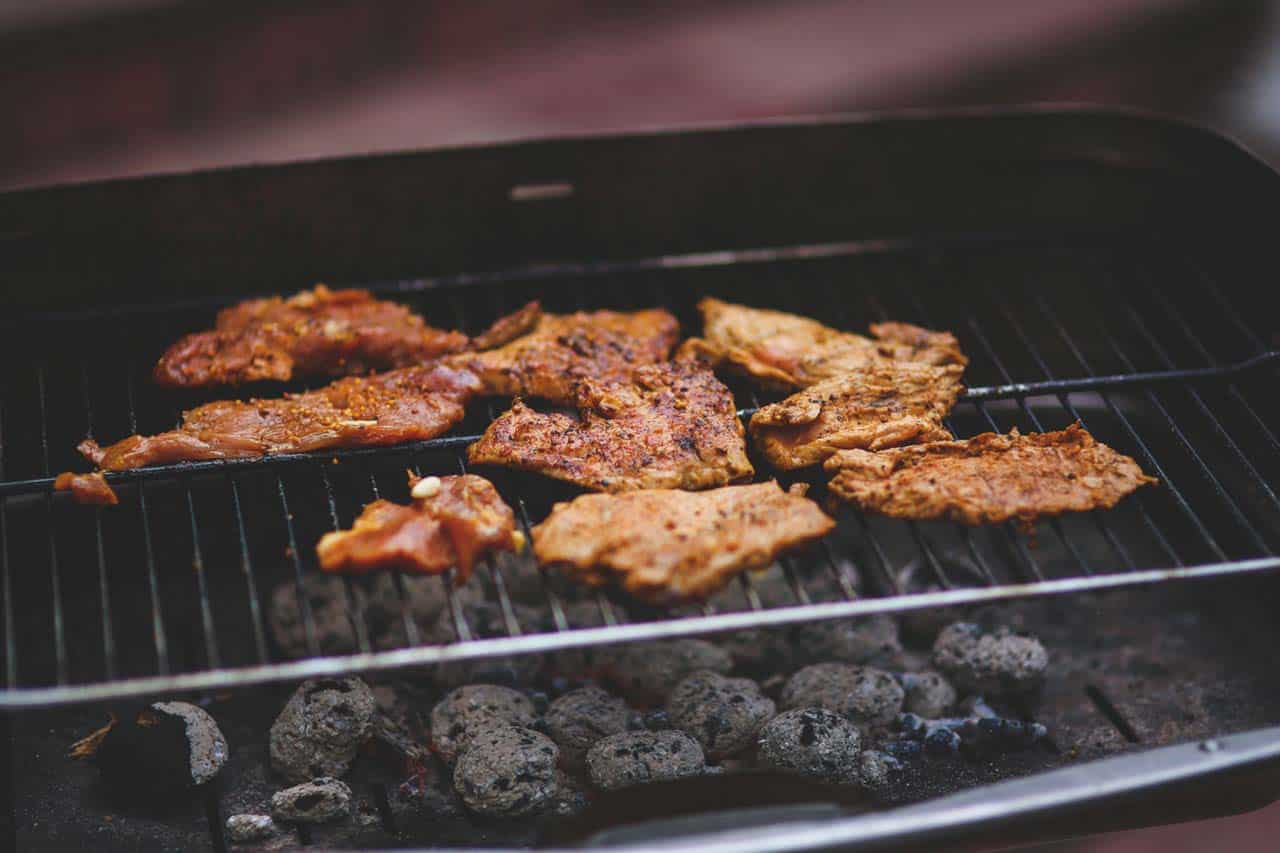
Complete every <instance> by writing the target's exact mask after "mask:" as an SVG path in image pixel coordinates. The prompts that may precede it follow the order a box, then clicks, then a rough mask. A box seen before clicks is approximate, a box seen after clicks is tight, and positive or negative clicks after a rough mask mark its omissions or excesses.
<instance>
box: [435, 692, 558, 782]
mask: <svg viewBox="0 0 1280 853" xmlns="http://www.w3.org/2000/svg"><path fill="white" fill-rule="evenodd" d="M537 722H538V715H537V712H536V711H535V710H534V707H533V703H532V702H530V701H529V697H527V696H525V695H524V694H523V693H520V692H519V691H516V690H512V689H511V688H510V687H502V686H500V685H497V684H469V685H467V686H465V687H459V688H456V689H455V690H452V691H450V692H449V693H448V694H446V695H445V697H444V698H443V699H441V700H440V701H439V702H438V703H436V706H435V707H434V708H432V709H431V746H432V748H433V749H435V751H436V753H437V754H439V756H440V757H441V758H443V759H444V760H445V761H448V762H450V763H452V762H453V761H455V760H456V759H457V757H458V756H459V755H460V754H461V753H462V751H463V750H464V749H465V748H466V747H467V745H468V742H469V741H470V739H471V738H472V737H473V736H475V735H476V734H479V733H482V732H484V731H486V730H488V729H492V728H494V727H495V726H500V725H509V726H523V727H532V726H534V725H536V724H537Z"/></svg>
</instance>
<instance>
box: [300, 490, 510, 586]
mask: <svg viewBox="0 0 1280 853" xmlns="http://www.w3.org/2000/svg"><path fill="white" fill-rule="evenodd" d="M409 487H410V490H411V492H412V493H413V494H414V495H415V497H414V500H413V503H412V504H410V505H408V506H405V505H403V504H397V503H392V502H391V501H385V500H377V501H374V502H373V503H371V504H369V505H367V506H366V507H365V508H364V511H363V512H361V513H360V517H359V518H357V519H356V520H355V524H354V525H352V527H351V529H350V530H337V531H333V532H331V533H326V534H325V535H324V536H322V537H320V542H319V543H318V544H317V545H316V555H317V556H318V557H319V560H320V568H321V569H323V570H324V571H326V572H344V573H352V574H364V573H366V572H371V571H376V570H379V569H400V570H403V571H408V572H417V573H420V574H441V573H443V572H445V571H447V570H448V569H449V568H450V567H453V566H456V567H457V569H458V576H457V580H458V582H459V583H461V582H463V581H465V580H466V579H467V578H468V577H469V576H470V575H471V569H472V567H473V566H474V565H475V563H476V561H477V560H479V559H482V558H483V557H485V556H486V555H487V554H490V553H492V552H494V551H518V550H519V549H520V547H521V546H522V545H523V537H522V536H520V534H518V533H516V529H515V515H514V514H513V513H512V511H511V507H509V506H507V504H506V503H505V502H504V501H503V500H502V498H501V497H500V496H499V495H498V492H497V490H496V489H495V488H494V487H493V484H492V483H490V482H489V481H488V480H486V479H485V478H483V477H477V476H475V475H474V474H462V475H458V476H450V477H427V478H418V477H414V476H412V475H411V476H410V477H409Z"/></svg>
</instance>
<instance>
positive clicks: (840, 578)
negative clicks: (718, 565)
mask: <svg viewBox="0 0 1280 853" xmlns="http://www.w3.org/2000/svg"><path fill="white" fill-rule="evenodd" d="M818 547H819V548H820V549H821V550H822V559H823V562H824V563H826V565H827V569H828V571H830V572H831V578H832V580H834V581H835V582H836V586H837V587H839V589H840V595H841V596H843V597H844V600H845V601H853V600H854V599H855V598H857V597H858V590H857V588H856V586H855V585H854V583H853V581H852V580H851V579H850V578H849V575H848V573H847V572H846V571H845V570H844V569H842V568H841V567H840V564H839V563H838V562H837V561H836V556H835V553H834V552H833V551H832V550H831V546H830V545H829V544H828V543H827V540H826V539H822V540H820V541H819V542H818ZM855 571H856V569H855ZM743 576H744V577H745V576H746V573H745V572H744V573H743Z"/></svg>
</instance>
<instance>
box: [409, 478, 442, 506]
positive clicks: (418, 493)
mask: <svg viewBox="0 0 1280 853" xmlns="http://www.w3.org/2000/svg"><path fill="white" fill-rule="evenodd" d="M441 485H442V484H441V482H440V478H439V477H423V478H422V479H421V480H419V481H418V482H416V483H414V484H413V490H412V491H411V492H410V494H412V495H413V497H414V498H415V499H417V500H424V499H425V498H434V497H435V496H436V495H438V494H440V487H441Z"/></svg>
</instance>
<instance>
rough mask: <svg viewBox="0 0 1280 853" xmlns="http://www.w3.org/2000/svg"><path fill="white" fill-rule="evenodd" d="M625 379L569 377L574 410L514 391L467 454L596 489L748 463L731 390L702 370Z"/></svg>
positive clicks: (644, 371)
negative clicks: (530, 401) (544, 407)
mask: <svg viewBox="0 0 1280 853" xmlns="http://www.w3.org/2000/svg"><path fill="white" fill-rule="evenodd" d="M632 379H633V381H631V382H598V381H596V380H593V379H584V380H581V381H579V382H578V384H577V385H576V386H575V392H576V393H575V397H574V404H575V405H576V407H577V414H569V413H565V412H548V413H544V412H537V411H534V410H533V409H531V408H529V407H528V406H526V405H525V404H524V403H523V402H521V401H520V400H516V401H515V403H514V404H513V405H512V407H511V410H510V411H508V412H506V413H504V414H503V415H502V416H501V417H499V418H498V419H497V420H495V421H494V422H493V423H492V424H490V425H489V428H488V429H487V430H485V433H484V435H483V436H481V438H480V440H479V441H477V442H476V443H475V444H472V445H471V446H470V447H469V448H468V449H467V457H468V459H469V460H470V461H471V462H472V463H473V464H477V465H481V464H488V465H506V466H509V467H512V468H520V469H524V470H527V471H536V472H538V473H541V474H545V475H547V476H548V477H554V478H556V479H559V480H565V481H567V482H570V483H576V484H578V485H580V486H583V487H585V488H588V489H593V490H596V491H605V492H621V491H627V490H629V489H663V488H668V489H710V488H714V487H716V486H723V485H726V484H728V483H732V482H736V481H739V480H745V479H749V478H750V477H751V475H752V474H753V473H755V472H754V470H753V469H752V467H751V462H750V460H748V459H747V448H746V441H745V438H744V430H743V428H742V422H741V421H739V420H738V415H737V411H736V409H735V408H734V403H733V395H732V394H730V393H729V389H728V388H726V387H725V386H724V385H723V384H721V382H720V381H719V380H718V379H716V377H715V376H714V375H713V374H712V373H711V372H710V371H709V370H707V369H705V368H703V367H701V366H697V365H677V364H671V363H666V364H655V365H648V366H645V367H640V368H637V369H636V370H635V372H634V375H633V377H632Z"/></svg>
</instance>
